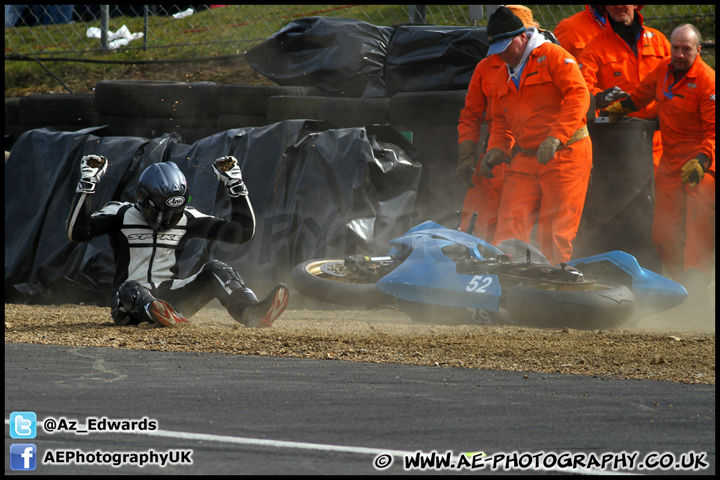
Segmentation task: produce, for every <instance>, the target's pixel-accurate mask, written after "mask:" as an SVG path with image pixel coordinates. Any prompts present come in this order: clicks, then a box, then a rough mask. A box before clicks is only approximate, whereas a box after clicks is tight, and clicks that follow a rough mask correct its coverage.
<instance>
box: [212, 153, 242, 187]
mask: <svg viewBox="0 0 720 480" xmlns="http://www.w3.org/2000/svg"><path fill="white" fill-rule="evenodd" d="M212 168H213V172H214V173H215V176H216V177H217V179H218V180H220V181H221V182H222V183H224V184H225V186H226V187H227V189H228V194H230V196H231V197H239V196H240V195H247V194H248V190H247V187H246V186H245V182H243V179H242V173H241V172H240V165H239V164H238V161H237V159H236V158H235V157H232V156H227V157H220V158H218V159H217V160H215V161H214V162H213V165H212Z"/></svg>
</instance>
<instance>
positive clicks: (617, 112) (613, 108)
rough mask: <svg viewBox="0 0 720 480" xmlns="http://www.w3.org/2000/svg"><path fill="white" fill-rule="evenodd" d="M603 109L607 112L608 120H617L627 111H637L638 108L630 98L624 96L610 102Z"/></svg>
mask: <svg viewBox="0 0 720 480" xmlns="http://www.w3.org/2000/svg"><path fill="white" fill-rule="evenodd" d="M605 111H606V112H607V113H608V114H609V117H610V122H617V121H618V120H620V119H621V118H622V117H624V116H625V115H627V114H628V113H632V112H637V111H638V109H637V107H636V106H635V102H633V101H632V98H630V97H626V98H623V99H622V100H620V101H618V102H615V103H613V104H611V105H610V106H609V107H607V108H606V109H605Z"/></svg>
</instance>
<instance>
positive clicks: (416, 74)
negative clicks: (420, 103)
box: [383, 25, 488, 96]
mask: <svg viewBox="0 0 720 480" xmlns="http://www.w3.org/2000/svg"><path fill="white" fill-rule="evenodd" d="M487 50H488V45H487V34H486V29H485V27H478V28H473V27H440V26H417V25H412V26H400V27H397V29H396V30H395V33H394V34H393V37H392V41H391V42H390V46H389V47H388V51H387V57H386V59H385V69H384V70H383V81H384V84H385V86H386V89H387V90H386V96H392V95H395V94H396V93H401V92H430V91H442V90H466V89H467V88H468V85H469V84H470V79H471V78H472V74H473V72H474V71H475V66H476V65H477V64H478V63H479V62H480V60H482V59H483V58H485V56H486V55H487Z"/></svg>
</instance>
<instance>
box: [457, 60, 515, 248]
mask: <svg viewBox="0 0 720 480" xmlns="http://www.w3.org/2000/svg"><path fill="white" fill-rule="evenodd" d="M500 68H505V63H504V62H503V61H502V60H500V58H499V57H498V56H497V55H490V56H489V57H486V58H484V59H482V60H481V61H480V63H478V64H477V66H476V67H475V71H474V72H473V76H472V79H471V80H470V84H469V85H468V93H467V96H466V97H465V108H463V109H462V111H461V112H460V120H459V123H458V144H460V143H462V142H464V141H465V140H472V141H473V142H475V143H478V141H479V140H480V128H481V124H482V122H483V115H484V120H485V123H486V124H487V130H488V132H489V131H490V129H491V126H492V115H491V106H492V96H493V94H494V92H495V78H496V77H497V72H498V70H499V69H500ZM484 153H485V152H484V151H483V152H481V153H480V158H482V154H484ZM479 164H480V160H479V159H478V164H477V166H476V168H475V173H474V174H473V177H472V183H473V187H471V188H469V189H468V191H467V193H466V194H465V201H464V203H463V208H462V219H461V223H460V228H461V230H463V231H464V230H466V229H467V228H468V225H469V223H470V218H471V215H472V214H473V213H474V212H477V214H478V217H477V221H476V222H475V235H476V236H477V237H479V238H482V239H483V240H485V241H487V242H489V243H492V242H493V237H494V235H495V227H496V225H497V219H498V208H499V206H500V195H501V194H502V189H503V182H504V181H505V170H506V169H507V164H506V163H502V164H500V165H498V166H497V167H496V168H495V169H494V171H493V173H494V175H495V177H494V178H485V177H483V176H482V175H481V174H480V165H479Z"/></svg>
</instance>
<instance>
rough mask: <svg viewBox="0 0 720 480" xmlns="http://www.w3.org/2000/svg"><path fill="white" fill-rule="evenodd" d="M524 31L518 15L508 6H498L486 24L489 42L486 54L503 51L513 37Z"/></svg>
mask: <svg viewBox="0 0 720 480" xmlns="http://www.w3.org/2000/svg"><path fill="white" fill-rule="evenodd" d="M524 31H525V25H523V22H522V20H520V17H518V16H517V15H515V14H514V13H513V12H512V11H511V10H510V9H509V8H507V7H500V8H498V9H497V10H495V12H494V13H493V14H492V15H490V20H488V26H487V37H488V41H489V42H490V49H489V50H488V53H487V54H488V56H489V55H492V54H495V53H500V52H503V51H505V49H506V48H507V47H508V45H510V42H511V41H512V39H513V38H515V37H517V36H518V35H520V34H521V33H523V32H524Z"/></svg>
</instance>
